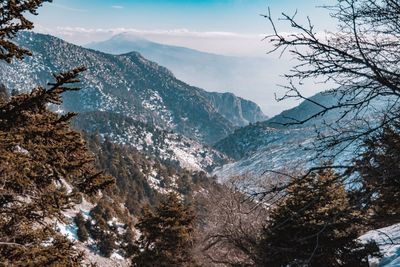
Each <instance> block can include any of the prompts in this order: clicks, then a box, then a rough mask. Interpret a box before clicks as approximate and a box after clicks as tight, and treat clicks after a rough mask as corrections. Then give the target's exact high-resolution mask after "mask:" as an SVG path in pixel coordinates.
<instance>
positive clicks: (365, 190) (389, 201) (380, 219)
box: [355, 120, 400, 227]
mask: <svg viewBox="0 0 400 267" xmlns="http://www.w3.org/2000/svg"><path fill="white" fill-rule="evenodd" d="M399 130H400V121H398V120H397V121H395V122H394V123H393V126H387V127H385V128H384V129H383V130H382V131H380V132H379V133H377V134H375V135H374V136H372V137H370V138H368V139H367V140H365V143H364V147H365V150H364V152H363V154H362V155H361V157H360V159H358V160H356V162H355V171H357V172H358V173H359V174H360V175H361V178H362V184H363V187H362V188H361V190H359V192H358V196H361V203H362V205H363V206H364V207H367V208H369V209H371V210H372V212H373V218H372V219H373V222H374V224H375V225H376V227H381V226H387V225H390V224H394V223H398V222H399V221H400V204H399V201H398V199H399V198H400V132H399Z"/></svg>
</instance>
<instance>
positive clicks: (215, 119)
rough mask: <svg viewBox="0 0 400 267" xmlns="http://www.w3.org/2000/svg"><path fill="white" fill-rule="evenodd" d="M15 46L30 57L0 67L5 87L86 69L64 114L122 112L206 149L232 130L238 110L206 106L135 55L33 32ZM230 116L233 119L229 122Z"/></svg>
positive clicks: (193, 91)
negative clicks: (79, 86)
mask: <svg viewBox="0 0 400 267" xmlns="http://www.w3.org/2000/svg"><path fill="white" fill-rule="evenodd" d="M16 42H18V43H19V44H21V45H22V46H24V47H26V48H28V49H30V50H31V51H32V52H33V54H34V56H33V57H29V58H27V59H25V60H24V61H23V62H14V63H13V64H12V65H6V64H1V65H0V71H1V73H2V75H0V82H1V83H4V84H5V85H6V86H7V87H9V88H20V90H31V89H32V88H31V87H32V85H33V84H45V83H46V82H48V81H50V80H51V76H50V74H51V73H54V72H59V71H62V70H67V69H70V68H72V67H76V66H82V65H83V66H85V67H87V69H88V70H87V71H86V72H85V73H84V74H83V78H82V83H81V87H82V88H83V89H82V90H81V91H80V92H78V93H75V94H66V95H65V97H64V104H63V107H62V108H63V109H64V110H65V111H76V112H92V111H107V112H115V113H121V114H124V115H125V116H128V117H130V118H134V119H135V120H138V121H142V122H146V123H149V124H154V125H156V126H158V127H160V128H162V129H168V130H173V131H176V132H177V133H180V134H183V135H186V136H189V137H190V138H193V139H195V140H198V141H201V142H206V143H208V144H212V143H214V142H216V141H218V140H219V139H221V138H223V137H225V136H227V135H228V134H229V133H231V132H232V131H233V129H234V128H235V123H233V122H234V121H235V120H236V118H237V116H236V115H232V114H235V113H237V111H235V110H234V109H232V110H229V105H224V106H220V105H219V104H218V103H216V101H211V100H210V97H209V95H208V93H207V92H206V91H204V90H202V89H200V88H196V87H192V86H189V85H187V84H186V83H184V82H181V81H179V80H177V79H176V78H175V77H174V76H173V75H172V73H171V72H170V71H169V70H167V69H166V68H164V67H161V66H159V65H157V64H156V63H153V62H151V61H148V60H146V59H145V58H143V57H142V56H141V55H140V54H138V53H135V52H132V53H128V54H124V55H119V56H113V55H108V54H104V53H101V52H97V51H93V50H88V49H85V48H83V47H79V46H75V45H72V44H69V43H67V42H64V41H62V40H60V39H58V38H55V37H52V36H48V35H41V34H34V33H23V34H21V35H19V37H18V38H17V39H16ZM17 73H18V75H16V74H17ZM240 106H242V105H240ZM218 110H222V111H223V112H221V113H220V112H218ZM222 113H223V114H224V115H223V114H222ZM245 113H246V112H245ZM229 116H231V117H233V118H234V119H232V118H231V119H232V121H230V120H229V119H227V118H228V117H229ZM236 125H238V124H236Z"/></svg>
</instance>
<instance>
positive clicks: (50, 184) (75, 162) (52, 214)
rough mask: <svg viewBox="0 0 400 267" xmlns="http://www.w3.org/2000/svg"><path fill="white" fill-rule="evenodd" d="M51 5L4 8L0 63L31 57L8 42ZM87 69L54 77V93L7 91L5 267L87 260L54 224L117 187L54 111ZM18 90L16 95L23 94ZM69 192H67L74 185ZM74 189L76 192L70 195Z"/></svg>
mask: <svg viewBox="0 0 400 267" xmlns="http://www.w3.org/2000/svg"><path fill="white" fill-rule="evenodd" d="M43 2H51V1H47V0H25V1H14V0H8V1H2V3H1V4H0V14H1V15H0V60H4V61H7V62H10V61H11V60H12V59H13V58H18V59H21V58H23V57H24V56H25V55H29V54H30V52H29V51H27V50H26V49H23V48H20V47H18V46H17V45H16V44H14V43H13V42H11V41H10V40H9V38H12V37H14V36H15V35H16V34H17V33H18V32H19V31H21V30H29V29H32V28H33V24H32V22H30V21H29V20H27V19H26V18H25V17H24V13H25V12H28V13H31V14H36V10H37V8H38V7H40V6H41V4H42V3H43ZM83 70H84V68H76V69H73V70H71V71H69V72H65V73H61V74H59V75H54V78H55V82H54V83H49V88H48V89H45V88H43V87H40V86H39V87H36V88H35V89H33V90H32V92H30V93H25V94H20V95H17V94H15V93H14V94H13V96H12V97H11V99H10V98H9V96H8V95H7V94H6V90H5V88H4V87H3V86H2V88H1V89H0V179H1V185H2V186H1V189H0V213H1V217H0V262H1V263H2V265H3V264H4V265H6V266H10V265H11V266H80V264H81V261H82V257H83V255H82V253H80V252H79V251H77V250H76V248H74V247H73V244H72V243H71V242H69V241H68V240H67V239H66V238H65V237H64V236H62V235H60V234H59V233H57V232H56V230H55V229H54V227H53V226H52V225H51V224H50V223H49V222H51V221H55V220H61V221H62V220H63V219H64V218H63V214H62V212H63V211H64V210H66V209H68V208H70V207H72V206H73V205H74V204H75V203H76V202H77V201H79V199H80V198H81V194H82V193H83V194H88V195H95V194H96V193H97V192H98V190H100V189H104V188H105V187H107V186H108V185H109V184H111V183H113V180H112V179H111V178H110V177H107V176H105V175H103V174H102V173H101V172H98V171H97V170H96V169H95V168H94V165H93V161H94V158H93V157H92V156H91V155H90V154H89V153H88V151H87V149H86V144H85V142H84V141H83V139H82V137H81V135H80V134H79V133H78V132H75V131H73V130H72V129H71V128H70V127H69V123H70V120H71V118H72V117H73V116H74V115H75V114H72V113H68V114H65V115H61V116H60V115H58V114H56V113H54V112H51V111H50V110H49V109H48V106H49V104H56V105H58V104H61V102H62V101H61V94H62V93H64V92H67V91H75V90H78V88H74V87H71V86H68V85H71V84H74V83H77V82H79V81H78V80H77V77H78V75H79V73H80V72H82V71H83ZM16 89H17V88H14V89H13V90H12V91H13V92H16V91H18V90H16ZM67 184H68V185H67ZM69 185H70V186H71V187H72V190H70V188H69Z"/></svg>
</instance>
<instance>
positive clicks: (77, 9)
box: [50, 4, 87, 12]
mask: <svg viewBox="0 0 400 267" xmlns="http://www.w3.org/2000/svg"><path fill="white" fill-rule="evenodd" d="M50 7H55V8H59V9H63V10H68V11H73V12H87V10H86V9H80V8H73V7H69V6H65V5H60V4H52V5H51V6H50Z"/></svg>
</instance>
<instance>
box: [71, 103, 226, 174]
mask: <svg viewBox="0 0 400 267" xmlns="http://www.w3.org/2000/svg"><path fill="white" fill-rule="evenodd" d="M72 126H73V127H74V128H76V129H80V130H83V131H85V132H88V133H93V134H99V135H100V136H101V137H103V138H104V137H106V138H107V139H108V140H109V141H111V142H113V143H115V144H121V145H129V146H131V147H134V148H135V149H136V150H138V151H139V152H140V153H142V154H144V155H147V156H149V157H152V158H157V159H158V160H160V161H161V162H162V163H165V164H168V165H171V166H175V168H184V169H187V170H192V171H204V172H211V171H212V170H213V169H214V168H215V167H217V166H221V165H223V164H225V163H227V162H229V161H230V159H229V158H228V157H227V156H225V155H224V154H223V153H221V152H218V151H217V150H214V149H213V148H211V147H208V146H206V145H203V144H201V143H199V142H196V141H195V140H192V139H190V138H188V137H185V136H182V135H179V134H176V133H173V132H171V131H166V130H162V129H160V128H157V127H155V126H151V125H148V124H146V123H143V122H140V121H136V120H134V119H132V118H129V117H126V116H124V115H122V114H118V113H110V112H101V111H97V112H85V113H82V114H80V115H79V116H78V117H77V118H75V119H74V121H73V123H72Z"/></svg>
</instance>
